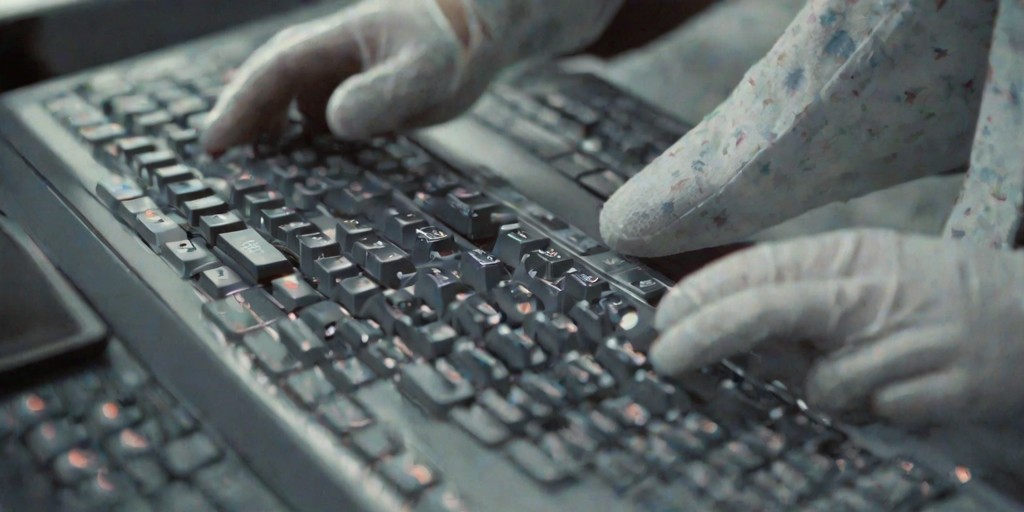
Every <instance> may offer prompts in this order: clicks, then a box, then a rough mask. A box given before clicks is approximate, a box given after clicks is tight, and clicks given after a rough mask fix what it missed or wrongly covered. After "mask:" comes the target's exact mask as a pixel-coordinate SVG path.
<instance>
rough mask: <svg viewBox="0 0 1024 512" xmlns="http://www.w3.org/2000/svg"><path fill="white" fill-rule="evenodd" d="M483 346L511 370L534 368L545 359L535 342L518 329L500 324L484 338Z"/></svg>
mask: <svg viewBox="0 0 1024 512" xmlns="http://www.w3.org/2000/svg"><path fill="white" fill-rule="evenodd" d="M484 346H485V347H486V348H487V350H488V351H489V352H491V353H492V354H494V356H495V357H497V358H498V359H500V360H501V361H502V362H504V363H505V366H507V367H508V368H509V369H511V370H512V371H517V372H518V371H523V370H527V369H530V368H535V367H537V366H540V365H542V364H544V363H545V362H546V361H547V356H546V355H545V354H544V351H542V350H541V349H540V347H539V346H537V344H536V343H535V342H534V341H533V340H532V339H530V338H529V337H527V336H526V335H525V334H523V332H522V331H520V330H513V329H512V328H511V327H509V326H507V325H500V326H498V328H496V329H494V330H492V331H491V332H490V333H489V334H488V335H487V337H486V338H485V339H484Z"/></svg>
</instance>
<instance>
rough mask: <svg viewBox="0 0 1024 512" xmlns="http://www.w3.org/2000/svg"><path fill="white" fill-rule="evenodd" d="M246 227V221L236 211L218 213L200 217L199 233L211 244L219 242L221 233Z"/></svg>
mask: <svg viewBox="0 0 1024 512" xmlns="http://www.w3.org/2000/svg"><path fill="white" fill-rule="evenodd" d="M245 228H246V226H245V223H244V222H243V221H242V219H241V218H239V217H238V214H237V213H235V212H226V213H216V214H213V215H205V216H202V217H200V218H199V233H200V234H201V235H202V236H203V238H204V239H206V242H207V243H209V244H211V245H213V244H216V243H217V239H218V238H219V236H220V235H221V234H223V233H231V232H234V231H241V230H243V229H245Z"/></svg>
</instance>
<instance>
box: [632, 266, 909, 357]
mask: <svg viewBox="0 0 1024 512" xmlns="http://www.w3.org/2000/svg"><path fill="white" fill-rule="evenodd" d="M890 292H891V291H890V290H889V289H888V287H887V286H886V285H885V284H883V283H877V282H873V281H869V280H861V279H846V280H835V281H818V282H812V283H796V284H788V285H782V286H772V287H762V288H754V289H750V290H746V291H743V292H740V293H737V294H734V295H731V296H728V297H726V298H724V299H722V300H719V301H716V302H714V303H712V304H710V305H708V306H706V307H704V308H702V309H701V310H699V311H698V312H697V313H695V314H692V315H690V316H688V317H685V318H683V319H682V320H680V321H679V322H678V323H677V324H676V325H675V326H674V327H672V328H671V329H670V330H668V332H666V333H665V334H663V335H662V336H661V338H660V339H659V340H658V341H657V342H655V344H654V346H653V347H652V349H651V363H652V364H653V365H654V367H655V368H656V369H657V370H658V371H659V372H661V373H664V374H669V375H678V374H682V373H685V372H687V371H690V370H695V369H698V368H701V367H703V366H706V365H708V364H711V363H714V362H717V361H719V360H721V359H725V358H727V357H730V356H734V355H736V354H740V353H743V352H748V351H750V350H753V349H754V348H756V347H758V346H760V345H762V344H764V343H765V342H768V341H775V340H787V341H790V340H791V341H792V342H794V343H796V342H798V341H801V340H806V339H810V340H811V341H814V342H816V344H817V345H818V346H820V347H822V348H824V349H825V350H830V349H834V348H836V347H838V346H840V345H841V344H843V343H844V342H846V341H847V339H849V338H859V337H862V336H864V331H866V330H870V328H871V326H873V325H874V322H875V320H876V317H877V307H876V305H877V304H884V303H885V299H884V297H886V296H887V295H888V294H889V293H890Z"/></svg>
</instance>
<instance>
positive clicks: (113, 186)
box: [96, 176, 145, 212]
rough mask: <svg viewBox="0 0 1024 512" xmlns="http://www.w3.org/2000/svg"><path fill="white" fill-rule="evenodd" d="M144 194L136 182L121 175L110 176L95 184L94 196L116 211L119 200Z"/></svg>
mask: <svg viewBox="0 0 1024 512" xmlns="http://www.w3.org/2000/svg"><path fill="white" fill-rule="evenodd" d="M144 194H145V192H144V191H143V190H142V188H141V187H139V185H138V183H135V181H133V180H131V179H128V178H124V177H121V176H112V177H110V178H108V179H104V180H102V181H100V182H99V183H97V184H96V197H98V198H99V199H100V201H103V204H104V205H106V207H107V208H108V209H110V210H111V211H113V212H117V209H118V207H119V206H120V204H121V201H129V200H132V199H138V198H140V197H142V196H143V195H144Z"/></svg>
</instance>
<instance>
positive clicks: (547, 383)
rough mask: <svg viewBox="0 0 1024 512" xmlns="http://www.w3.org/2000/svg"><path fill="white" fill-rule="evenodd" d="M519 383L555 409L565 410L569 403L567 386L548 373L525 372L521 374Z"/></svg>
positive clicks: (526, 390)
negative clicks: (550, 376) (547, 374)
mask: <svg viewBox="0 0 1024 512" xmlns="http://www.w3.org/2000/svg"><path fill="white" fill-rule="evenodd" d="M517 384H518V386H519V387H520V388H521V389H522V390H523V391H525V392H526V393H527V394H528V395H530V396H532V397H533V398H535V399H537V400H539V401H541V402H544V403H545V404H547V405H548V406H550V407H552V408H554V409H555V410H563V409H564V408H565V407H566V405H568V404H569V395H568V394H567V393H566V391H565V388H564V387H562V385H561V384H559V383H558V382H555V381H554V380H553V379H551V378H549V377H547V376H546V375H541V374H537V373H525V374H523V375H520V376H519V380H518V381H517Z"/></svg>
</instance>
